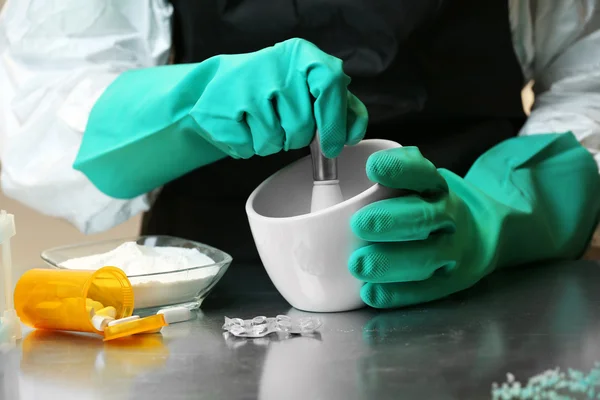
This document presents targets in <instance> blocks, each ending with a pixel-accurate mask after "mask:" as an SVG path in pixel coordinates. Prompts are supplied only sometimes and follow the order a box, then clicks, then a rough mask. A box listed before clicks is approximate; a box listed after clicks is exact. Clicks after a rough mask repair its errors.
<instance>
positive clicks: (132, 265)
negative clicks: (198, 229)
mask: <svg viewBox="0 0 600 400" xmlns="http://www.w3.org/2000/svg"><path fill="white" fill-rule="evenodd" d="M210 264H214V260H213V259H212V258H210V257H208V256H207V255H206V254H203V253H201V252H200V251H198V250H197V249H186V248H182V247H147V246H141V245H138V244H137V243H135V242H126V243H123V244H122V245H120V246H119V247H117V248H116V249H114V250H111V251H109V252H107V253H103V254H95V255H91V256H87V257H80V258H72V259H70V260H67V261H65V262H62V263H60V264H59V266H60V267H63V268H68V269H86V270H96V269H99V268H102V267H105V266H111V267H117V268H120V269H121V270H123V272H125V274H126V275H127V276H128V277H129V280H130V282H131V284H132V286H133V294H134V298H135V308H136V309H143V308H152V307H160V306H165V305H171V304H180V303H185V302H188V301H194V298H195V297H197V296H198V294H199V293H200V292H201V291H202V290H204V289H206V287H207V286H209V285H210V283H211V282H212V280H213V278H214V277H215V275H216V274H217V273H218V272H219V267H218V266H216V265H215V266H213V267H205V268H197V269H194V270H191V271H186V269H189V268H196V267H202V266H207V265H210ZM148 274H161V275H150V276H138V275H148Z"/></svg>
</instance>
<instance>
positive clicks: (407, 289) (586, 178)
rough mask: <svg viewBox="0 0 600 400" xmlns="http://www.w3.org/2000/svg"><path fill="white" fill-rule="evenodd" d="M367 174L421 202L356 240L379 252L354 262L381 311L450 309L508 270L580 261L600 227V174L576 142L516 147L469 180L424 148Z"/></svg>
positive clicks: (360, 221) (504, 146)
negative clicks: (448, 304)
mask: <svg viewBox="0 0 600 400" xmlns="http://www.w3.org/2000/svg"><path fill="white" fill-rule="evenodd" d="M367 174H368V176H369V178H370V179H371V180H372V181H374V182H377V183H379V184H381V185H384V186H387V187H391V188H396V189H406V190H408V191H410V192H409V193H411V194H409V195H407V196H405V197H398V198H393V199H388V200H383V201H379V202H376V203H373V204H370V205H368V206H366V207H364V208H362V209H361V210H359V211H358V212H357V213H356V214H355V215H354V216H353V218H352V221H351V227H352V230H353V232H354V233H355V234H356V235H357V236H358V237H360V238H362V239H363V240H365V241H368V242H372V244H369V245H367V246H365V247H362V248H360V249H358V250H356V251H355V252H354V253H353V254H352V256H351V258H350V260H349V269H350V271H351V273H352V274H353V275H354V276H355V277H356V278H358V279H360V280H362V281H365V282H366V283H365V285H364V286H363V287H362V290H361V297H362V299H363V301H364V302H365V303H367V304H368V305H370V306H373V307H378V308H392V307H401V306H408V305H412V304H416V303H423V302H428V301H432V300H436V299H440V298H442V297H445V296H448V295H450V294H453V293H456V292H458V291H461V290H464V289H467V288H469V287H471V286H472V285H474V284H475V283H477V282H478V281H479V280H481V279H482V278H483V277H485V276H486V275H487V274H489V273H490V272H492V271H493V270H495V269H496V268H499V267H505V266H513V265H518V264H524V263H528V262H533V261H538V260H553V259H572V258H575V257H578V256H580V255H581V254H582V253H583V252H584V251H585V249H586V246H587V244H588V243H589V240H590V238H591V236H592V234H593V231H594V229H595V227H596V225H597V222H598V214H599V209H600V177H599V175H598V167H597V165H596V163H595V161H594V159H593V157H592V155H591V154H590V153H589V152H588V151H587V150H586V149H585V148H583V147H582V146H581V145H580V144H579V143H578V142H577V140H576V139H575V137H574V136H573V135H572V134H570V133H568V134H547V135H534V136H527V137H517V138H513V139H510V140H507V141H505V142H503V143H501V144H499V145H497V146H495V147H494V148H492V149H490V150H489V151H488V152H486V153H485V154H483V155H482V156H481V157H480V158H479V159H478V160H477V162H476V163H475V164H474V165H473V166H472V168H471V169H470V171H469V172H468V174H467V175H466V177H465V178H464V179H462V178H460V177H459V176H457V175H455V174H453V173H452V172H450V171H448V170H444V169H436V168H435V167H434V165H433V164H432V163H431V162H430V161H428V160H427V159H425V158H424V157H423V156H422V155H421V153H420V152H419V150H418V149H417V148H415V147H404V148H396V149H391V150H384V151H381V152H378V153H375V154H373V155H372V156H371V157H370V158H369V160H368V163H367Z"/></svg>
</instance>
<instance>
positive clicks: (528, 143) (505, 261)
mask: <svg viewBox="0 0 600 400" xmlns="http://www.w3.org/2000/svg"><path fill="white" fill-rule="evenodd" d="M465 180H466V181H468V182H470V183H472V184H474V185H476V186H477V187H479V188H480V189H481V190H482V191H483V192H484V193H485V194H487V195H488V196H490V197H491V198H493V199H494V200H495V201H497V202H499V203H502V204H503V205H504V206H505V207H503V209H504V210H505V212H504V213H503V214H502V215H500V216H498V218H501V219H502V221H501V223H500V224H498V226H500V227H501V228H502V229H501V230H500V231H499V232H494V233H492V234H497V245H496V246H497V248H496V257H497V259H496V260H495V264H496V265H497V267H506V266H513V265H518V264H524V263H529V262H535V261H539V260H544V259H573V258H576V257H580V256H581V255H582V254H583V252H584V251H585V249H586V248H587V245H588V243H589V241H590V239H591V237H592V234H593V231H594V228H595V226H596V224H597V221H598V217H599V214H600V202H599V201H598V199H599V198H600V176H599V175H598V170H597V166H596V163H595V161H594V158H593V157H592V155H591V154H590V153H589V152H588V151H587V150H586V149H585V148H584V147H582V146H581V145H580V144H579V143H578V142H577V140H576V138H575V137H574V136H573V135H571V134H552V135H536V136H532V137H517V138H514V139H510V140H508V141H506V142H504V143H501V144H500V145H498V146H496V147H494V148H493V149H492V150H490V151H489V152H487V153H486V154H484V155H483V156H482V157H481V158H480V159H479V160H478V161H477V162H476V163H475V164H474V166H473V167H472V168H471V170H470V171H469V173H468V174H467V176H466V177H465ZM487 223H488V222H486V221H485V220H482V221H481V222H480V225H481V227H482V229H485V226H486V225H487Z"/></svg>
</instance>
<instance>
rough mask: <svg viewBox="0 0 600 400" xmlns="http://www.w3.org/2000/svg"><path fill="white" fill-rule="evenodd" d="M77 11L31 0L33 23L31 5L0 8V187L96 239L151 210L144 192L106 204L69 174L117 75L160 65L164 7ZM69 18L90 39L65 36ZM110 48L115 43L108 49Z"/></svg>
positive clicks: (165, 45)
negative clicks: (99, 101)
mask: <svg viewBox="0 0 600 400" xmlns="http://www.w3.org/2000/svg"><path fill="white" fill-rule="evenodd" d="M85 4H86V5H85V6H84V5H79V4H77V5H75V3H73V4H71V5H65V7H62V8H61V9H60V10H58V9H56V7H54V5H53V3H51V2H47V3H44V2H42V3H39V4H37V3H36V4H35V8H36V9H35V13H39V14H36V15H45V18H42V19H36V18H34V19H31V18H30V14H31V13H32V12H33V10H31V7H32V2H30V1H19V0H9V1H8V2H7V3H6V4H5V6H4V8H3V9H2V13H1V14H0V88H1V89H0V161H1V162H2V169H1V176H0V183H1V185H2V190H3V192H4V194H6V195H7V196H9V197H11V198H13V199H15V200H17V201H20V202H22V203H24V204H26V205H27V206H29V207H31V208H33V209H35V210H36V211H38V212H40V213H43V214H45V215H49V216H53V217H58V218H63V219H66V220H68V221H69V222H71V223H72V224H73V225H74V226H76V227H77V228H78V229H79V230H80V231H82V232H84V233H96V232H100V231H104V230H107V229H109V228H111V227H113V226H115V225H118V224H120V223H122V222H124V221H125V220H126V219H128V218H130V217H132V216H133V215H136V214H138V213H140V212H143V211H145V210H147V209H148V208H149V206H150V204H149V199H148V197H147V196H145V195H143V194H142V196H139V197H136V198H134V199H131V200H128V201H123V200H117V199H114V198H111V197H109V196H107V195H105V194H103V193H102V192H100V191H99V190H98V189H97V188H96V187H94V185H93V184H92V183H91V182H90V181H89V180H88V179H87V178H86V177H85V176H84V175H83V174H81V173H80V172H78V171H76V170H74V169H73V168H72V163H73V160H74V159H75V156H76V153H77V149H78V147H79V145H80V143H81V135H82V133H83V130H84V128H85V125H86V122H87V119H88V115H89V110H90V108H91V106H92V105H93V103H94V101H95V99H96V98H97V97H98V96H99V95H100V93H102V92H103V90H104V89H105V88H106V87H107V86H108V85H109V84H110V82H112V81H113V80H114V79H115V77H117V76H118V75H119V73H120V72H121V71H123V70H127V69H130V68H135V67H138V68H139V67H145V66H148V67H149V66H152V65H157V64H163V63H164V62H166V59H167V56H168V52H169V48H170V31H171V29H170V12H171V6H170V5H169V4H168V3H165V2H163V1H162V0H149V1H147V2H144V3H143V4H141V5H139V6H138V7H137V8H131V7H129V6H126V5H121V3H119V4H118V5H117V4H113V5H111V6H110V7H105V9H104V11H103V12H102V13H101V14H97V13H96V12H95V11H94V12H86V11H89V10H97V7H104V6H103V5H102V4H100V3H97V2H90V3H85ZM73 7H75V8H73ZM69 15H77V16H78V18H79V21H78V22H79V24H78V25H77V26H78V27H85V26H88V27H93V29H94V34H93V35H90V34H89V33H88V32H87V31H86V30H85V29H84V30H76V31H69V29H71V28H72V26H71V25H69V24H67V25H65V18H66V16H69ZM149 16H152V18H149ZM86 19H93V21H91V20H86ZM39 24H42V25H43V27H42V26H40V25H39ZM23 26H26V27H27V29H26V30H23ZM82 29H83V28H82ZM49 31H52V32H54V34H53V35H48V34H47V32H49ZM150 32H151V33H152V34H150ZM115 42H119V43H121V45H120V46H119V47H118V48H115V46H114V43H115ZM91 44H93V45H91ZM67 48H68V49H69V51H65V50H64V49H67Z"/></svg>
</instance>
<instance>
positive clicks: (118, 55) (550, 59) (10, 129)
mask: <svg viewBox="0 0 600 400" xmlns="http://www.w3.org/2000/svg"><path fill="white" fill-rule="evenodd" d="M507 1H509V5H510V23H511V27H512V35H513V44H514V47H515V52H516V54H517V57H518V59H519V61H520V63H521V66H522V68H523V72H524V74H525V77H526V79H527V80H531V79H533V80H534V81H535V86H534V90H535V95H536V100H535V104H534V107H533V110H532V113H531V115H530V118H529V120H528V121H527V123H526V124H525V126H524V127H523V129H522V131H521V134H524V135H528V134H536V133H549V132H565V131H569V130H570V131H572V132H574V133H575V135H576V136H577V137H578V138H579V140H580V142H581V143H582V144H583V145H584V146H585V147H586V148H588V149H589V150H590V151H591V152H592V153H593V154H594V156H595V158H596V160H597V161H599V162H600V152H599V150H600V0H561V1H558V0H548V1H536V0H507ZM171 14H172V8H171V6H170V4H169V3H168V2H167V0H136V1H123V0H8V2H7V3H6V5H5V7H4V9H3V10H2V13H1V14H0V162H1V163H2V169H1V175H0V183H1V184H2V190H3V191H4V193H5V194H6V195H7V196H10V197H12V198H14V199H16V200H19V201H21V202H22V203H24V204H26V205H28V206H30V207H32V208H34V209H36V210H38V211H40V212H42V213H43V214H46V215H50V216H54V217H59V218H64V219H66V220H68V221H70V222H71V223H72V224H73V225H75V226H76V227H77V228H78V229H79V230H81V231H82V232H84V233H96V232H100V231H104V230H107V229H109V228H111V227H113V226H115V225H118V224H120V223H122V222H124V221H126V220H127V219H129V218H131V217H132V216H134V215H136V214H138V213H140V212H143V211H145V210H147V209H148V208H149V206H150V195H145V196H140V197H138V198H135V199H132V200H117V199H113V198H110V197H108V196H106V195H104V194H103V193H101V192H100V191H99V190H98V189H96V188H95V187H94V185H93V184H92V183H91V182H90V181H88V180H87V178H86V177H85V176H84V175H83V174H82V173H80V172H78V171H75V170H74V169H72V164H73V161H74V160H75V156H76V154H77V151H78V148H79V144H80V142H81V138H82V135H83V132H84V129H85V125H86V122H87V117H88V114H89V112H90V110H91V108H92V106H93V104H94V102H95V100H96V99H97V98H98V97H99V96H100V94H101V93H102V91H103V90H104V89H105V88H106V87H107V86H108V85H109V84H110V82H112V81H113V79H115V77H116V76H117V75H118V74H119V73H121V72H122V71H124V70H127V69H131V68H144V67H152V66H156V65H159V64H165V63H167V61H168V56H169V52H170V48H171ZM491 50H493V49H491ZM115 123H118V121H115Z"/></svg>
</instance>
